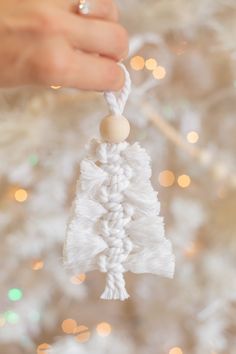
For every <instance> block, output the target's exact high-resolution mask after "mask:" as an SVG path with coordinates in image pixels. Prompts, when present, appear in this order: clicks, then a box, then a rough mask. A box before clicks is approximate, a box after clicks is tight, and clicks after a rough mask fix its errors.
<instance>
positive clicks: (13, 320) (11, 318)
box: [5, 311, 20, 324]
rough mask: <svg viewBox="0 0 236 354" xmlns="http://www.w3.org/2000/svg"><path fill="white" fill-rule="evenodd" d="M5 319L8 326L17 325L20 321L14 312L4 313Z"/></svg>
mask: <svg viewBox="0 0 236 354" xmlns="http://www.w3.org/2000/svg"><path fill="white" fill-rule="evenodd" d="M5 319H6V320H7V322H8V323H10V324H17V323H18V322H19V320H20V317H19V315H18V314H17V313H16V312H14V311H7V312H5Z"/></svg>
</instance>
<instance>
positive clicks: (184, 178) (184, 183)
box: [178, 175, 191, 188]
mask: <svg viewBox="0 0 236 354" xmlns="http://www.w3.org/2000/svg"><path fill="white" fill-rule="evenodd" d="M190 184H191V178H190V177H189V176H188V175H181V176H179V177H178V185H179V186H180V187H181V188H187V187H189V186H190Z"/></svg>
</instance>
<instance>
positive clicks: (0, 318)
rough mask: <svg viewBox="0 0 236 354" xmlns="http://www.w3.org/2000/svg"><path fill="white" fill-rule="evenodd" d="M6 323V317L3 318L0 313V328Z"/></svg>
mask: <svg viewBox="0 0 236 354" xmlns="http://www.w3.org/2000/svg"><path fill="white" fill-rule="evenodd" d="M5 324H6V319H5V318H4V316H3V315H0V328H1V327H4V326H5Z"/></svg>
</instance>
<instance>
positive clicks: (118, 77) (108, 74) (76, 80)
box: [63, 51, 125, 91]
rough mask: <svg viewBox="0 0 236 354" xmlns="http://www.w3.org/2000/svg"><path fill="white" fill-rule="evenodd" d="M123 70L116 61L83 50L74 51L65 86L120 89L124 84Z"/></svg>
mask: <svg viewBox="0 0 236 354" xmlns="http://www.w3.org/2000/svg"><path fill="white" fill-rule="evenodd" d="M124 81H125V78H124V73H123V70H122V69H121V68H120V67H119V66H118V65H117V63H116V62H114V61H112V60H109V59H107V58H102V57H99V56H92V55H89V54H86V53H83V52H76V51H75V52H74V53H73V54H72V56H71V63H70V68H68V71H67V73H66V75H65V77H64V79H63V83H64V86H68V87H74V88H80V89H83V90H95V91H118V90H120V89H121V88H122V87H123V85H124Z"/></svg>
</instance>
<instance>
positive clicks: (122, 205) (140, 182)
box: [64, 64, 175, 300]
mask: <svg viewBox="0 0 236 354" xmlns="http://www.w3.org/2000/svg"><path fill="white" fill-rule="evenodd" d="M120 65H121V66H122V68H123V69H124V72H125V76H126V83H125V86H124V88H123V89H122V91H121V93H120V95H119V97H118V98H117V97H116V96H115V94H113V93H111V92H108V93H105V95H104V96H105V99H106V101H107V103H108V105H109V107H110V112H111V115H110V116H108V117H106V118H104V120H103V121H102V122H101V126H100V132H101V136H102V139H103V140H102V141H98V140H92V142H91V143H90V145H89V147H88V155H87V157H86V158H85V159H84V160H82V162H81V164H80V178H79V180H78V182H77V191H76V197H75V200H74V202H73V207H72V212H71V217H70V220H69V223H68V227H67V233H66V240H65V245H64V264H65V266H66V267H67V268H70V269H72V270H73V272H75V274H78V273H86V272H89V271H93V270H99V271H101V272H103V273H106V287H105V290H104V292H103V294H102V295H101V298H102V299H109V300H112V299H114V300H115V299H118V300H125V299H127V298H128V297H129V295H128V293H127V291H126V288H125V280H124V273H125V272H128V271H130V272H133V273H152V274H158V275H162V276H166V277H169V278H171V277H173V273H174V267H175V265H174V256H173V253H172V247H171V243H170V241H168V240H167V239H166V238H165V235H164V225H163V218H162V217H160V216H159V212H160V203H159V201H158V199H157V192H155V191H154V190H153V187H152V185H151V182H150V177H151V167H150V158H149V156H148V155H147V153H146V152H145V150H144V149H143V148H141V147H140V145H139V144H138V143H134V144H129V143H127V142H126V141H125V140H126V139H127V137H128V135H129V132H130V126H129V122H128V120H127V119H126V118H124V117H123V116H122V113H123V110H124V106H125V104H126V101H127V99H128V96H129V93H130V90H131V80H130V76H129V73H128V71H127V70H126V68H125V67H124V65H122V64H120Z"/></svg>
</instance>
